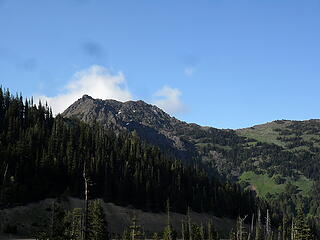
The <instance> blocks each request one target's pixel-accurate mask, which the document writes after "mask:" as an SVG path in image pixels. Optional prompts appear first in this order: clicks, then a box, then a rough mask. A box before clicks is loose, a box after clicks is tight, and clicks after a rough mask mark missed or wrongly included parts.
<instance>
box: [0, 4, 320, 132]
mask: <svg viewBox="0 0 320 240" xmlns="http://www.w3.org/2000/svg"><path fill="white" fill-rule="evenodd" d="M319 13H320V2H319V1H313V0H308V1H302V0H256V1H254V0H250V1H249V0H248V1H244V0H233V1H231V0H229V1H228V0H199V1H195V0H193V1H191V0H183V1H182V0H176V1H172V0H161V1H160V0H159V1H156V0H136V1H133V0H100V1H99V0H67V1H66V0H54V1H53V0H28V1H21V0H20V1H18V0H0V84H1V85H3V86H5V87H8V88H10V89H11V91H13V92H22V93H23V95H24V96H31V95H34V96H36V97H39V98H43V99H46V100H47V101H48V102H49V103H50V104H52V106H53V107H54V109H58V110H59V111H62V110H63V108H65V107H66V105H67V104H69V102H72V101H73V100H74V99H76V98H78V97H81V95H82V94H83V93H88V94H90V95H93V96H94V97H98V98H103V99H106V98H115V99H118V100H122V101H125V100H129V99H133V100H137V99H142V100H145V101H147V102H149V103H153V104H157V105H158V106H160V107H161V108H163V109H165V110H166V111H168V112H170V113H171V114H172V115H174V116H176V117H177V118H179V119H181V120H184V121H187V122H196V123H198V124H202V125H209V126H214V127H218V128H242V127H248V126H251V125H254V124H258V123H264V122H267V121H272V120H276V119H297V120H302V119H310V118H320V112H319V102H320V94H319V93H318V92H319V89H320V14H319ZM58 110H56V111H58Z"/></svg>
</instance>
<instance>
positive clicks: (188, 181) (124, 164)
mask: <svg viewBox="0 0 320 240" xmlns="http://www.w3.org/2000/svg"><path fill="white" fill-rule="evenodd" d="M0 142H1V145H0V176H5V177H4V178H0V185H1V196H0V197H1V199H0V200H1V202H2V203H3V204H9V205H10V204H17V203H27V202H30V201H35V200H39V199H43V198H47V197H57V196H60V195H62V194H63V195H65V194H66V193H69V194H70V195H71V196H75V197H81V198H83V185H84V184H83V178H82V170H83V165H84V161H86V162H87V170H88V175H89V177H90V179H91V180H92V182H93V183H94V185H93V186H92V187H91V188H90V197H91V198H103V199H104V201H106V202H115V203H117V204H120V205H128V204H131V205H133V206H135V207H138V208H143V209H148V210H152V211H161V210H164V209H165V202H166V199H167V198H170V199H172V202H171V207H172V210H175V211H180V212H184V211H186V209H187V206H191V207H192V209H193V210H194V211H211V212H213V213H215V214H216V215H229V216H237V215H238V214H244V213H251V212H252V211H255V208H256V206H257V200H256V199H255V197H254V196H253V194H252V193H251V192H250V191H243V190H242V189H241V188H240V186H239V185H237V184H234V183H230V182H228V183H226V184H222V183H220V182H219V181H217V180H215V179H211V178H210V177H208V175H207V174H206V172H205V170H203V169H202V168H201V167H200V166H198V165H196V164H194V165H191V166H185V165H183V164H182V162H181V161H180V160H177V159H176V158H174V157H172V156H171V155H169V154H166V153H163V152H162V151H161V150H160V149H159V148H158V147H155V146H152V145H149V144H147V143H145V142H143V141H141V140H140V139H139V137H138V136H136V135H135V134H130V133H128V132H120V133H115V132H112V131H111V130H107V129H105V128H103V127H101V126H100V125H99V124H92V125H88V124H85V123H82V122H79V121H77V120H70V119H64V118H62V117H61V116H57V117H56V118H53V116H52V113H51V109H50V108H49V107H47V106H46V105H43V104H41V103H40V104H39V105H38V106H35V105H34V104H33V102H32V100H30V101H26V102H23V100H22V97H12V96H11V95H10V93H9V92H5V93H3V90H0ZM6 169H7V170H6ZM5 172H6V174H5Z"/></svg>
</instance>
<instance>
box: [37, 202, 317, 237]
mask: <svg viewBox="0 0 320 240" xmlns="http://www.w3.org/2000/svg"><path fill="white" fill-rule="evenodd" d="M48 210H49V214H48V216H50V217H48V218H47V219H45V220H44V221H43V222H42V223H41V224H40V225H39V229H40V230H39V231H38V232H36V233H34V237H36V239H39V240H45V239H49V240H60V239H61V240H62V239H63V240H76V239H83V240H108V239H117V240H136V239H151V238H152V239H153V240H160V239H163V240H177V239H181V240H219V239H221V238H226V237H228V239H230V240H315V239H317V238H316V235H315V233H314V231H313V229H312V228H311V227H310V225H309V223H308V222H307V220H306V216H305V215H304V213H303V211H302V209H301V208H299V209H298V210H297V212H298V213H297V216H296V217H294V218H286V217H283V219H282V222H281V224H280V225H279V227H278V228H275V227H274V226H273V224H272V220H271V216H270V214H269V211H268V210H267V212H266V215H265V218H263V217H262V216H261V212H260V210H258V212H257V213H256V214H253V215H251V216H250V219H249V221H250V224H246V223H245V220H247V219H248V218H249V217H248V215H245V216H243V217H240V216H239V217H238V218H237V220H236V222H235V224H234V226H233V228H232V229H231V231H230V232H229V233H228V232H224V233H223V232H222V233H221V232H219V231H218V230H217V228H216V226H215V224H214V222H213V221H212V220H208V221H207V222H204V223H201V224H196V223H195V222H193V219H192V218H191V215H190V210H188V212H187V215H186V217H185V218H184V219H182V221H181V223H180V224H181V227H180V230H177V229H175V228H174V227H173V225H172V224H171V219H170V207H169V201H167V223H166V226H165V227H164V229H163V231H160V232H154V233H152V232H145V231H144V226H141V225H139V219H138V218H137V217H136V216H134V217H133V218H132V224H131V225H130V226H128V227H127V228H126V229H125V230H124V231H123V233H122V234H119V233H112V232H110V230H109V232H108V223H107V222H106V220H105V213H104V211H103V202H102V201H101V200H92V201H90V202H89V208H88V211H87V212H86V214H87V220H88V222H87V224H84V222H85V221H84V219H85V215H86V214H85V212H84V211H83V209H81V208H75V209H72V210H69V211H66V210H65V209H64V208H63V207H62V205H61V204H59V201H54V202H53V204H52V206H51V208H50V209H48Z"/></svg>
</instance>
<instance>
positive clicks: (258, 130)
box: [62, 95, 320, 180]
mask: <svg viewBox="0 0 320 240" xmlns="http://www.w3.org/2000/svg"><path fill="white" fill-rule="evenodd" d="M62 115H63V116H65V117H69V118H76V119H79V120H81V121H85V122H88V123H94V122H99V123H101V124H103V125H104V126H105V127H107V128H109V129H121V130H128V131H136V132H137V133H138V135H139V136H140V137H141V138H142V139H144V140H146V141H148V142H151V143H152V144H156V145H157V146H159V147H162V148H163V149H166V150H168V149H170V151H171V152H172V153H175V155H176V156H178V157H181V158H182V159H184V160H187V161H191V160H192V161H193V162H198V163H201V164H205V165H206V166H207V167H208V169H209V170H212V171H213V172H217V173H218V175H222V176H225V177H227V178H228V179H233V180H236V179H238V177H239V176H241V174H242V173H244V172H247V171H255V172H256V173H265V174H268V175H270V176H271V177H272V176H276V175H280V176H283V177H290V178H293V179H299V177H300V176H301V175H303V176H304V177H306V178H307V179H313V180H318V179H319V175H320V174H319V173H320V161H319V159H320V157H319V156H320V155H319V152H320V148H319V147H320V145H319V142H320V140H319V139H320V134H319V129H320V121H319V120H311V121H307V122H297V121H296V122H295V121H276V122H273V123H270V124H267V125H262V126H256V127H252V128H250V129H242V130H236V131H234V130H223V129H216V128H212V127H201V126H199V125H196V124H188V123H186V122H183V121H179V120H177V119H176V118H174V117H171V116H169V115H168V114H166V113H165V112H163V111H162V110H161V109H159V108H157V107H156V106H153V105H150V104H147V103H145V102H142V101H137V102H134V101H129V102H125V103H121V102H117V101H114V100H100V99H93V98H91V97H89V96H87V95H85V96H83V97H82V98H81V99H79V100H78V101H76V102H75V103H74V104H72V105H71V106H70V107H69V108H68V109H67V110H66V111H65V112H64V113H63V114H62ZM264 126H265V127H264Z"/></svg>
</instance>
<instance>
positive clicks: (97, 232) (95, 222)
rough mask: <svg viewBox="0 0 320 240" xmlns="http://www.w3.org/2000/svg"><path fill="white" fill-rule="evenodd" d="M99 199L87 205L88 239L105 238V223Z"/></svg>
mask: <svg viewBox="0 0 320 240" xmlns="http://www.w3.org/2000/svg"><path fill="white" fill-rule="evenodd" d="M102 204H103V203H102V201H101V200H94V201H91V202H90V205H89V217H88V220H89V228H88V240H107V239H108V232H107V223H106V221H105V214H104V210H103V207H102Z"/></svg>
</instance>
